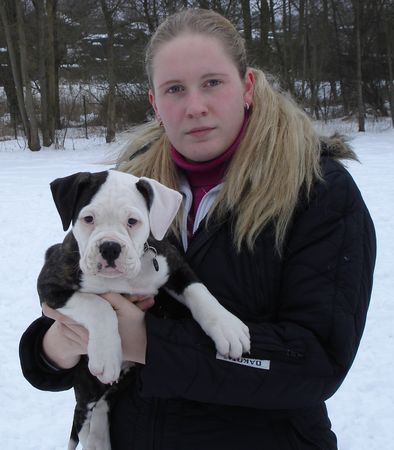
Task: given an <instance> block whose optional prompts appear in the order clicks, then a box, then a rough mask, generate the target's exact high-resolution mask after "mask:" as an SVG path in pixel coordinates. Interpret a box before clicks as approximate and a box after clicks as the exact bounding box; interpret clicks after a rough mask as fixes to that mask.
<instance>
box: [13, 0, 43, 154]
mask: <svg viewBox="0 0 394 450" xmlns="http://www.w3.org/2000/svg"><path fill="white" fill-rule="evenodd" d="M15 6H16V20H17V27H18V38H19V53H20V67H21V75H22V85H23V87H24V91H25V105H26V113H27V117H28V121H29V134H28V136H27V140H28V146H29V148H30V150H32V151H37V150H40V149H41V144H40V137H39V135H38V122H37V118H36V113H35V111H34V102H33V94H32V91H31V81H30V77H29V68H28V57H27V49H26V34H25V24H24V17H23V11H22V4H21V2H20V0H16V2H15Z"/></svg>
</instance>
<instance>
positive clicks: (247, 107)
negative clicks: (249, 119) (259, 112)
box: [245, 102, 250, 111]
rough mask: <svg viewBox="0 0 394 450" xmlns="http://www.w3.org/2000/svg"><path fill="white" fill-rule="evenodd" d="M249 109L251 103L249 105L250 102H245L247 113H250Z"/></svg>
mask: <svg viewBox="0 0 394 450" xmlns="http://www.w3.org/2000/svg"><path fill="white" fill-rule="evenodd" d="M249 108H250V106H249V103H248V102H245V110H246V111H249Z"/></svg>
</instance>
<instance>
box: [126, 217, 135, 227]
mask: <svg viewBox="0 0 394 450" xmlns="http://www.w3.org/2000/svg"><path fill="white" fill-rule="evenodd" d="M137 222H138V220H137V219H132V218H130V219H129V220H128V221H127V225H128V226H129V227H130V228H131V227H133V226H134V225H135V224H136V223H137Z"/></svg>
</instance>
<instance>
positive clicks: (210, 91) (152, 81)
mask: <svg viewBox="0 0 394 450" xmlns="http://www.w3.org/2000/svg"><path fill="white" fill-rule="evenodd" d="M146 68H147V75H148V80H149V85H150V90H149V99H150V102H151V104H152V106H153V109H154V111H155V114H156V120H155V121H154V122H153V123H150V124H148V125H144V126H142V127H140V128H138V129H137V130H135V134H134V137H133V139H132V140H131V142H130V145H129V147H128V148H127V150H126V151H125V152H124V154H122V155H121V157H120V160H119V164H118V169H119V170H123V171H127V172H132V173H133V174H135V175H138V176H142V175H144V176H148V177H152V178H155V179H157V180H159V181H160V182H162V183H164V184H166V185H167V186H170V187H172V188H175V189H178V190H180V191H182V192H183V193H184V203H183V207H182V210H181V211H180V213H179V216H178V217H177V219H176V221H175V223H174V227H173V230H172V233H171V238H172V239H173V240H174V242H177V245H178V246H179V248H180V249H181V250H182V251H184V252H185V255H186V258H187V259H188V261H189V262H190V264H191V265H192V267H193V268H194V269H195V271H196V272H197V274H198V275H199V277H200V278H201V280H202V281H203V282H204V283H205V284H206V285H207V287H208V288H209V290H210V291H211V292H212V294H213V295H214V296H216V298H217V299H218V300H219V301H220V302H221V303H222V304H223V305H224V306H225V307H226V308H228V309H229V310H230V311H231V312H233V313H234V314H235V315H237V316H238V317H239V318H241V319H242V320H243V321H244V322H245V323H246V324H247V325H248V327H249V330H250V333H251V353H250V354H249V355H244V356H245V357H244V358H241V359H240V360H237V361H234V360H231V359H225V358H224V359H223V358H222V357H220V356H218V355H217V354H216V352H215V350H214V346H213V343H212V341H211V340H210V339H209V338H208V337H207V336H206V335H205V334H204V332H203V331H202V330H201V329H200V328H199V326H198V325H197V324H196V323H195V322H194V321H193V319H192V318H191V317H190V315H189V314H188V312H187V311H185V310H183V309H180V307H179V306H178V305H177V303H176V302H175V301H174V300H172V299H168V298H167V297H166V296H165V295H164V293H161V294H160V295H159V296H158V297H157V298H156V299H155V307H154V308H152V309H149V307H150V306H151V305H152V303H153V300H152V299H149V300H145V301H143V302H140V304H139V306H140V308H138V307H137V306H136V305H135V304H133V303H132V302H129V301H127V300H126V299H125V298H123V297H122V296H119V295H110V296H107V299H108V301H110V302H111V303H112V304H113V306H114V308H115V310H116V311H117V314H118V318H119V329H120V334H121V336H122V344H123V349H124V358H125V359H126V360H130V361H135V362H139V363H140V366H139V367H138V370H137V371H136V372H134V378H132V379H131V380H130V385H129V387H128V388H127V389H126V390H124V391H122V392H120V393H119V395H118V399H117V402H116V404H115V405H114V408H113V411H112V413H111V417H110V422H111V443H112V449H113V450H132V449H134V450H135V449H139V450H142V449H143V450H147V449H150V448H152V449H153V448H155V449H157V450H186V449H187V450H221V449H223V450H242V449H248V450H255V449H256V450H257V449H264V450H290V449H293V450H295V449H298V450H301V449H302V450H307V449H322V450H323V449H324V450H334V449H336V448H337V442H336V437H335V434H334V432H333V431H331V425H330V421H329V418H328V415H327V410H326V407H325V401H326V400H327V399H328V398H329V397H330V396H332V395H333V394H334V393H335V391H336V390H337V389H338V388H339V386H340V384H341V383H342V381H343V379H344V378H345V376H346V374H347V372H348V370H349V369H350V366H351V364H352V362H353V359H354V357H355V354H356V351H357V348H358V345H359V342H360V339H361V335H362V331H363V328H364V324H365V318H366V313H367V308H368V303H369V299H370V293H371V287H372V274H373V267H374V261H375V235H374V228H373V224H372V221H371V218H370V216H369V213H368V210H367V208H366V206H365V204H364V202H363V200H362V198H361V195H360V192H359V190H358V189H357V187H356V185H355V183H354V181H353V180H352V178H351V176H350V175H349V173H348V172H347V171H346V170H345V169H344V167H343V165H342V164H341V163H340V162H338V160H339V159H341V158H354V157H355V155H354V154H353V152H352V151H351V150H349V148H347V147H346V146H345V145H344V144H343V143H341V142H340V141H339V140H331V141H326V142H324V141H323V140H322V139H321V138H319V136H318V135H317V134H316V132H315V130H314V129H313V126H312V124H311V121H310V120H309V119H308V117H307V116H306V114H305V113H304V112H303V111H302V110H301V109H300V108H299V107H298V106H297V105H296V104H295V103H294V102H293V101H292V100H291V99H290V98H288V97H287V96H286V95H284V94H282V93H280V92H278V91H277V90H276V89H274V88H273V87H272V85H271V84H270V83H269V82H268V81H267V79H266V77H265V75H264V73H263V72H261V71H260V70H257V69H252V68H250V67H248V66H247V60H246V53H245V48H244V42H243V40H242V39H241V37H240V36H239V34H238V33H237V31H236V30H235V28H234V27H233V25H232V24H231V23H229V22H228V21H227V20H226V19H225V18H223V17H222V16H220V15H218V14H216V13H214V12H212V11H205V10H185V11H181V12H180V13H177V14H175V15H173V16H170V17H169V18H168V19H167V20H166V21H164V22H163V23H162V24H161V25H160V26H159V28H158V29H157V31H156V33H155V34H154V36H153V37H152V39H151V41H150V44H149V47H148V49H147V54H146ZM146 310H147V311H146ZM144 311H145V312H144ZM45 313H46V314H47V315H48V316H49V317H53V318H55V319H58V320H57V321H55V322H53V320H50V319H48V318H46V317H44V318H40V319H38V320H37V321H36V322H35V323H34V324H32V325H31V326H30V328H29V329H28V331H27V332H26V333H25V335H24V337H23V338H22V341H21V362H22V367H23V369H24V373H25V376H26V377H27V379H28V380H29V381H30V382H31V383H32V384H33V385H35V386H37V387H39V388H41V389H46V390H61V389H67V388H70V387H71V386H72V376H73V367H74V366H75V364H76V363H77V362H78V360H79V357H80V355H81V354H84V353H86V331H85V330H84V329H83V328H82V327H80V326H78V325H77V324H71V325H70V324H67V323H64V320H63V323H62V317H59V316H57V315H56V314H55V313H54V312H53V311H51V310H49V309H47V310H46V311H45ZM41 348H42V351H41ZM48 361H51V363H49V362H48Z"/></svg>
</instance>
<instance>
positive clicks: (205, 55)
mask: <svg viewBox="0 0 394 450" xmlns="http://www.w3.org/2000/svg"><path fill="white" fill-rule="evenodd" d="M152 81H153V89H152V90H150V91H149V100H150V102H151V104H152V106H153V108H154V110H155V113H156V115H157V117H158V119H159V120H161V121H162V123H163V126H164V128H165V130H166V133H167V136H168V138H169V140H170V142H171V143H172V145H173V146H174V147H175V148H176V149H177V150H178V152H179V153H181V154H182V155H183V156H184V157H185V158H187V159H188V160H191V161H209V160H210V159H213V158H215V157H217V156H219V155H220V154H221V153H223V152H224V151H225V150H226V149H227V148H228V147H229V146H230V145H231V144H232V142H233V141H234V140H235V138H236V137H237V135H238V132H239V130H240V129H241V126H242V123H243V120H244V108H245V103H248V104H249V105H250V104H251V102H252V95H253V83H254V78H253V73H252V72H251V71H250V70H248V71H247V73H246V76H245V79H244V80H242V79H241V78H240V75H239V73H238V70H237V67H236V66H235V64H234V63H233V61H232V60H231V58H230V57H229V56H228V55H227V53H226V52H225V50H224V47H223V45H222V44H221V42H220V41H219V40H217V39H216V38H213V37H206V36H203V35H200V34H182V35H180V36H178V37H176V38H174V39H172V40H171V41H169V42H167V43H165V44H163V45H162V46H161V47H160V48H159V50H158V52H157V54H156V55H155V57H154V59H153V80H152Z"/></svg>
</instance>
